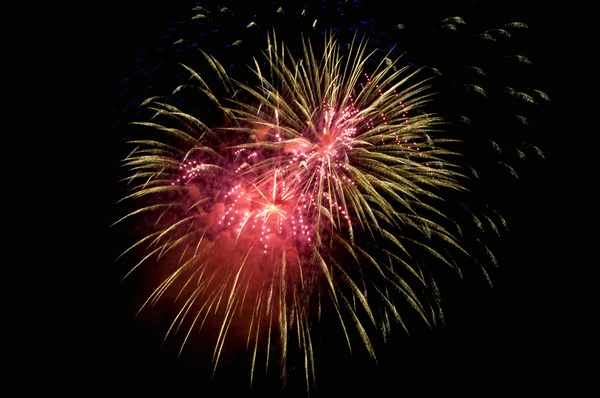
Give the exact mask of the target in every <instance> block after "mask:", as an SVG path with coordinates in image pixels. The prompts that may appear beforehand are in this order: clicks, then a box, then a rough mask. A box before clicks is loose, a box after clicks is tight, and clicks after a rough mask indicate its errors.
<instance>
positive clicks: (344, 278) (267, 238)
mask: <svg viewBox="0 0 600 398" xmlns="http://www.w3.org/2000/svg"><path fill="white" fill-rule="evenodd" d="M367 47H368V42H367V40H355V41H353V42H352V43H351V45H350V46H349V47H348V48H347V49H342V48H341V47H340V46H339V45H338V43H337V42H336V41H335V39H334V38H333V37H330V36H328V37H327V38H326V39H325V43H324V46H323V49H322V52H321V56H319V55H318V52H317V51H316V50H314V49H313V46H312V45H311V43H310V42H309V41H306V42H305V43H304V56H303V57H302V58H300V59H297V58H294V57H293V56H292V55H290V54H289V51H286V48H285V47H284V46H283V44H281V43H278V41H277V39H276V37H275V35H274V34H273V35H272V36H270V37H269V39H268V42H267V49H266V51H265V54H264V56H265V58H266V60H267V63H266V64H267V65H268V67H267V68H266V69H265V68H261V66H260V64H259V63H258V62H256V63H255V65H254V73H255V75H256V81H257V84H256V85H254V86H249V85H246V84H242V83H240V82H238V81H235V80H234V79H232V78H230V77H229V76H228V75H227V74H226V73H225V72H224V70H223V68H222V66H221V65H220V64H219V62H218V61H217V60H216V59H214V58H213V57H211V56H210V55H208V54H204V55H205V58H206V60H207V62H208V63H209V64H210V65H211V66H212V68H213V70H214V71H215V72H216V73H217V74H218V75H219V76H220V77H221V80H220V82H221V83H222V87H223V88H224V91H223V93H225V94H226V95H225V96H223V95H222V93H221V94H219V95H217V94H215V92H214V91H213V90H212V89H211V87H209V85H208V84H207V83H206V82H205V80H203V78H202V77H201V75H200V74H198V73H197V72H195V71H194V70H193V69H191V68H189V67H187V66H183V67H184V68H186V69H187V70H188V72H189V73H190V75H191V77H192V79H193V81H194V84H191V85H190V84H188V85H186V87H179V88H177V89H176V90H175V91H180V90H183V89H188V90H189V89H195V90H196V93H199V94H202V95H204V96H205V97H206V98H208V99H209V100H210V101H212V102H213V103H214V104H215V105H216V106H217V107H218V109H219V110H220V111H221V112H222V114H223V115H224V116H225V118H226V120H228V121H229V125H228V126H225V127H223V126H217V127H212V126H208V125H206V124H205V123H204V122H203V121H202V120H200V119H198V118H196V117H194V116H193V115H191V114H188V113H185V112H182V111H180V110H179V109H178V108H177V107H175V106H173V105H170V104H169V103H168V102H167V101H165V100H164V99H162V98H150V99H149V100H147V101H145V102H144V106H146V107H147V108H148V109H150V110H152V112H154V117H153V119H152V121H149V122H136V124H138V125H141V126H144V127H146V128H147V131H148V132H149V133H148V136H147V137H145V138H143V139H137V140H132V141H131V143H132V144H134V145H135V149H134V150H133V151H132V152H131V154H130V155H129V156H128V157H127V159H125V161H124V166H125V167H126V168H127V169H128V170H129V171H130V176H129V177H128V178H127V181H128V182H129V183H130V184H133V185H134V187H133V188H132V193H131V194H130V195H128V196H127V198H126V199H136V200H138V201H140V203H142V205H141V206H140V207H139V208H137V210H135V211H133V212H132V213H130V214H128V215H127V216H126V217H124V218H129V217H132V216H140V215H142V214H144V213H147V214H150V215H151V217H152V226H153V227H154V229H153V230H152V232H150V233H148V234H146V235H145V236H143V237H142V238H141V239H140V240H139V241H138V242H137V243H135V244H134V245H133V246H132V247H131V248H130V249H129V250H128V251H127V252H129V251H131V250H132V249H133V248H136V247H141V248H144V250H146V252H147V254H146V255H145V256H144V257H143V260H142V261H140V262H139V263H138V264H137V265H136V266H134V267H133V269H132V270H131V272H134V271H135V270H137V269H138V268H139V267H140V266H141V265H142V264H144V263H149V262H152V267H161V268H163V269H172V271H170V272H169V273H168V274H167V276H166V277H165V278H163V280H162V282H161V283H160V284H159V285H158V287H157V288H156V289H155V290H154V291H153V292H152V294H151V295H150V296H149V298H148V300H147V301H146V302H145V303H144V305H143V306H142V309H143V308H146V307H148V306H152V305H155V304H156V303H157V302H158V301H159V300H161V299H164V300H166V299H167V298H169V299H171V300H173V299H174V301H175V302H176V303H177V304H178V305H179V307H180V310H179V312H178V313H177V314H176V316H175V317H174V320H173V322H172V324H171V325H170V327H169V329H168V331H167V336H166V337H165V338H168V337H169V336H171V335H175V334H177V333H180V334H181V335H182V336H183V338H182V341H181V349H183V348H184V346H185V344H186V342H187V341H188V340H189V339H190V338H191V335H192V333H193V332H194V331H196V332H198V331H199V330H204V329H208V330H209V332H208V334H209V335H212V337H214V351H213V361H214V367H215V369H216V367H217V365H218V363H219V360H220V358H221V355H222V353H223V348H224V346H226V344H228V341H230V340H232V339H233V340H235V339H238V340H239V339H240V337H239V336H240V335H241V334H242V335H243V336H244V337H243V338H244V339H245V345H246V348H247V349H249V350H250V352H251V353H252V363H251V376H250V377H251V380H252V379H253V377H254V374H255V372H256V367H257V363H259V362H258V361H257V357H258V356H260V355H262V356H263V357H262V359H264V360H265V363H266V364H267V365H266V367H267V369H268V368H269V359H275V360H276V362H277V363H278V364H279V365H280V367H281V370H282V374H283V375H284V376H285V375H286V368H287V363H288V360H289V357H290V356H293V357H294V358H296V359H300V362H301V363H302V364H303V368H304V372H303V373H304V378H305V381H306V385H307V386H309V385H310V384H312V383H313V382H314V375H315V369H314V362H315V359H314V355H315V343H314V338H315V336H314V333H313V332H312V331H313V329H315V328H317V327H318V322H319V320H320V318H321V316H322V313H325V312H326V313H328V314H329V315H333V316H335V317H336V318H337V319H338V325H339V326H340V331H341V333H343V335H344V336H345V339H346V343H347V345H348V348H349V349H350V350H353V349H355V348H356V347H355V346H356V344H353V343H352V342H353V341H354V338H353V337H352V336H354V335H356V336H358V338H359V341H360V342H361V346H362V347H364V348H366V350H367V351H368V353H369V354H370V356H372V357H373V358H376V353H375V349H374V339H378V338H380V337H383V338H384V339H385V337H386V336H387V334H388V333H389V331H390V328H391V325H392V324H393V323H394V320H395V321H396V322H397V323H398V324H400V325H401V326H402V327H403V328H404V329H405V330H408V329H407V326H406V322H405V320H404V318H403V315H402V312H403V311H404V310H403V309H401V307H403V306H404V305H406V304H408V306H409V307H410V308H411V310H412V311H413V312H414V313H415V314H417V315H418V316H419V317H420V318H421V319H422V320H423V321H424V322H425V323H426V324H427V325H429V326H433V325H435V324H437V323H438V322H439V321H440V320H441V319H442V317H441V310H440V308H439V306H438V302H437V300H436V294H437V289H436V287H435V283H434V282H433V280H432V279H430V278H429V277H428V276H427V275H426V273H425V272H423V271H422V270H421V268H420V267H419V263H424V262H426V261H421V260H419V261H416V260H415V258H414V257H415V256H418V257H420V258H423V255H424V254H426V255H427V256H426V257H428V258H430V261H437V262H440V263H445V264H446V265H447V266H449V267H452V268H455V265H454V261H453V260H452V257H451V256H450V255H449V254H448V253H450V251H453V252H454V253H457V254H461V253H462V255H465V256H466V253H465V252H464V250H462V248H461V246H460V244H459V241H458V238H457V237H456V231H457V229H456V227H455V225H454V223H453V222H452V221H451V220H450V219H449V218H448V217H447V216H446V215H444V214H443V213H442V212H441V211H440V210H438V207H437V206H436V203H441V202H443V201H442V199H441V198H442V197H443V196H444V192H447V191H448V192H450V191H454V192H460V191H462V190H464V188H463V184H462V181H464V179H465V177H464V176H463V175H462V174H461V172H460V168H459V167H458V166H456V165H455V164H454V163H453V161H452V159H453V158H454V157H456V156H457V154H456V153H454V152H453V151H451V150H449V149H448V147H449V146H450V145H451V144H452V143H453V142H454V141H453V140H450V139H445V138H441V137H440V136H439V134H438V133H439V132H438V130H439V126H440V124H441V120H440V118H438V117H436V116H435V115H432V114H429V113H426V112H424V111H423V110H422V109H423V107H424V106H425V105H426V104H427V102H428V101H429V99H430V95H431V94H430V93H428V91H427V89H428V87H427V85H426V82H425V81H422V80H419V71H418V70H414V69H412V68H411V67H399V66H398V63H397V62H385V61H384V60H382V61H381V62H371V61H373V60H374V53H369V52H368V51H367ZM388 59H389V58H388ZM440 247H441V248H443V251H442V250H440V249H439V248H440ZM240 331H243V333H242V332H240ZM378 336H380V337H378ZM292 351H294V352H293V353H292ZM272 352H277V353H278V358H273V356H274V354H272ZM270 357H271V358H270Z"/></svg>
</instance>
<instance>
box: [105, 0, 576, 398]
mask: <svg viewBox="0 0 600 398" xmlns="http://www.w3.org/2000/svg"><path fill="white" fill-rule="evenodd" d="M212 3H216V2H214V1H212V2H211V4H212ZM366 3H370V2H369V1H367V2H366ZM398 3H400V2H398ZM418 3H419V4H411V5H410V6H406V7H405V6H400V7H399V8H398V9H397V10H395V11H389V10H388V11H387V12H386V9H385V7H384V6H382V7H381V9H380V10H379V11H377V10H376V7H375V6H374V4H375V2H373V3H372V4H371V5H370V6H369V7H370V8H369V9H370V10H371V11H370V12H372V13H373V15H377V16H378V18H379V19H378V20H377V21H376V22H377V23H378V24H379V25H378V26H380V29H381V30H384V27H386V26H392V25H393V24H394V23H399V22H401V21H400V20H402V19H403V18H402V17H401V16H404V20H405V21H406V20H408V18H412V20H413V21H414V20H416V19H419V18H420V19H422V20H423V21H426V20H430V19H434V20H435V19H436V18H438V16H441V17H440V18H438V20H439V19H442V18H443V17H444V16H453V15H458V16H461V17H463V18H465V20H467V21H469V16H472V20H474V19H475V16H476V15H479V14H476V13H475V12H474V11H473V10H474V6H473V5H472V4H470V3H473V2H462V4H461V2H447V3H446V5H443V6H440V5H438V4H434V3H433V2H418ZM449 3H453V4H452V5H450V4H449ZM456 3H459V5H455V4H456ZM489 3H498V4H502V5H503V7H500V6H496V7H499V8H498V10H501V11H503V12H506V14H505V16H506V15H508V16H509V19H512V20H515V21H523V22H526V23H527V24H528V25H530V29H531V30H532V31H533V33H534V35H533V36H534V39H532V42H531V44H530V50H531V51H530V52H529V53H528V54H525V55H528V56H529V57H530V58H531V59H532V60H533V63H534V66H535V67H536V73H537V74H538V76H537V77H536V80H537V81H538V82H539V87H540V88H541V89H542V90H544V91H545V92H546V93H548V94H549V95H550V97H551V98H552V100H553V102H556V98H557V91H558V88H557V87H556V85H554V84H553V79H552V76H553V75H554V73H555V72H556V68H557V66H555V65H553V59H554V56H553V55H552V54H551V48H552V43H553V41H554V38H555V37H556V36H557V32H556V31H555V30H554V29H555V27H554V25H553V23H552V20H551V18H550V16H549V14H548V13H547V12H546V11H545V10H541V9H536V8H534V7H530V9H523V8H522V6H521V5H520V3H523V2H513V3H514V4H511V2H489ZM188 8H189V6H188V4H187V2H179V3H178V4H177V5H176V6H172V5H171V4H167V3H164V4H163V5H161V4H158V3H157V4H153V5H146V4H145V2H141V1H139V0H134V1H130V2H128V5H126V6H125V5H120V6H119V8H116V10H115V15H114V21H112V22H111V23H110V26H111V29H112V31H113V33H114V46H113V47H112V51H111V55H112V56H111V60H110V61H111V63H112V66H113V72H114V82H115V85H116V82H118V81H120V80H122V79H123V78H124V76H125V77H126V76H127V75H128V74H129V73H130V70H131V69H130V64H131V62H133V61H134V60H135V59H136V57H137V54H138V52H139V51H140V50H142V49H145V48H150V47H152V46H153V45H154V43H156V41H157V40H158V39H159V38H160V37H161V36H162V34H163V33H164V32H165V31H166V29H167V28H168V27H169V20H171V19H173V18H181V15H185V12H186V11H187V10H188ZM231 8H232V9H235V8H234V6H231ZM476 9H477V12H479V13H481V12H484V11H485V8H484V7H483V6H478V8H476ZM489 14H494V12H489ZM512 16H514V18H512ZM497 17H498V18H499V19H500V20H503V21H506V18H502V17H503V16H502V15H497ZM395 20H398V22H396V21H395ZM415 59H417V60H419V61H422V59H421V58H418V57H417V58H415ZM118 95H119V90H118V89H116V90H115V97H116V98H117V99H116V100H115V104H119V98H118ZM553 106H556V104H555V105H553ZM550 125H551V123H549V122H547V123H546V124H544V123H542V125H541V126H536V127H535V128H536V129H538V130H537V132H536V134H535V137H537V138H539V141H542V142H538V143H537V144H539V146H540V147H542V149H543V150H544V152H545V154H546V160H545V161H543V162H536V163H535V164H534V165H533V166H530V167H528V168H526V169H525V170H524V171H523V173H522V174H521V179H520V180H519V181H518V182H517V183H516V184H515V189H514V192H513V193H511V195H508V194H507V197H506V198H500V199H499V201H500V202H501V203H502V204H503V209H504V212H503V214H504V215H505V216H506V218H507V221H508V223H509V227H510V231H509V232H508V233H506V234H505V235H504V237H503V239H502V241H501V244H500V245H499V246H498V248H497V249H496V252H495V254H496V255H497V258H498V260H499V263H500V267H499V268H498V269H496V270H493V273H492V278H493V283H494V287H493V288H490V287H489V286H488V285H486V284H485V281H484V280H483V278H481V279H480V280H478V279H477V278H476V277H468V278H466V279H465V280H464V281H457V282H456V289H453V291H452V292H451V293H452V294H446V295H444V296H443V297H442V299H443V308H444V310H445V315H446V322H447V325H446V326H445V327H444V328H442V329H441V330H436V331H434V332H426V331H422V332H417V333H416V334H415V335H413V337H411V338H407V337H405V336H403V335H402V333H400V331H399V328H397V331H398V333H397V334H396V335H397V337H396V338H395V340H394V341H393V342H392V343H391V344H389V346H388V348H387V349H386V351H385V352H384V353H381V354H380V364H379V366H375V365H373V364H371V363H370V362H369V361H366V360H363V359H362V358H360V357H358V358H354V359H352V358H350V357H348V358H346V355H347V354H346V353H330V354H329V355H330V356H331V358H327V359H326V360H329V362H325V364H326V365H325V366H322V367H321V369H320V372H321V374H320V375H319V374H317V383H318V387H319V388H318V390H317V391H316V393H317V394H316V396H328V395H330V394H331V393H335V394H340V395H339V396H343V395H342V394H351V393H352V394H354V393H357V392H360V393H365V394H372V395H373V396H377V395H379V394H384V393H387V394H391V396H401V395H402V394H407V395H408V396H416V395H417V394H418V395H425V396H428V395H429V394H432V393H434V392H435V393H445V392H448V393H465V394H466V393H478V394H481V396H488V395H495V394H496V393H505V394H511V395H513V394H514V395H517V394H518V395H521V394H523V395H526V394H535V395H536V396H538V395H541V394H543V393H548V392H551V391H553V383H554V382H553V379H555V378H556V377H557V369H559V368H561V367H562V366H564V363H561V358H562V356H563V353H564V351H565V348H564V344H563V343H564V342H562V341H561V339H562V337H561V336H562V331H563V328H564V326H562V325H564V322H563V321H561V320H560V319H565V317H568V314H567V312H568V311H567V310H566V309H565V308H563V307H561V304H560V303H561V300H560V297H559V294H558V292H557V289H556V286H555V284H556V280H558V279H557V278H558V276H559V274H560V272H562V271H561V270H560V267H559V264H560V261H561V260H562V256H563V253H562V251H561V252H559V251H558V250H554V248H558V247H560V246H561V238H560V235H561V234H562V233H564V231H563V230H562V227H561V225H562V224H561V222H562V221H561V219H559V216H557V215H555V214H554V213H555V210H556V208H557V206H559V202H560V198H559V197H558V196H559V194H558V193H556V192H555V188H553V184H552V179H553V178H554V177H555V175H556V174H554V171H555V169H556V168H558V162H557V160H556V158H557V156H556V153H557V152H558V151H557V144H556V143H555V142H554V141H553V140H552V139H551V138H550V137H548V136H547V135H544V134H543V131H542V130H543V129H544V128H548V127H549V126H550ZM114 134H115V137H114V141H112V143H113V149H114V152H113V153H112V154H111V156H113V158H114V159H115V161H116V159H118V156H119V154H120V153H121V151H122V148H121V147H120V146H119V145H118V142H119V140H120V139H121V138H122V137H120V136H118V134H119V132H118V131H116V132H115V133H114ZM113 173H114V175H115V176H116V175H118V172H117V170H116V169H114V170H113ZM118 195H120V192H119V191H118V190H116V189H115V193H114V197H113V199H114V200H116V199H117V196H118ZM114 217H115V219H116V218H117V214H115V215H114ZM112 221H114V220H110V222H109V220H107V223H109V224H110V223H112ZM119 248H120V246H119V244H117V243H115V244H114V248H111V249H112V250H111V251H110V254H111V255H112V254H114V255H115V257H116V255H118V250H119ZM115 267H116V265H114V264H113V263H112V262H111V263H109V265H108V268H110V270H109V271H108V272H107V274H108V276H109V278H108V282H107V287H106V296H107V297H110V299H107V311H106V317H107V318H106V321H105V322H102V323H103V324H104V325H105V326H106V335H105V336H104V338H105V342H107V344H106V349H105V350H104V349H103V350H102V351H103V352H102V355H103V356H105V357H106V361H104V360H100V359H99V360H98V361H97V362H98V363H100V362H103V361H104V362H105V363H106V365H105V366H99V367H98V372H99V373H100V374H101V377H100V380H101V384H103V386H104V387H107V386H108V388H109V389H114V392H115V394H117V393H119V394H120V393H121V391H127V394H135V395H136V396H138V395H139V396H143V395H148V394H150V395H157V396H158V395H163V396H175V394H179V393H185V394H186V396H213V394H221V393H223V394H226V393H227V392H229V391H231V392H234V393H239V394H238V395H237V396H249V395H250V393H249V392H248V391H247V390H246V387H245V386H244V385H243V383H245V382H246V380H247V379H242V382H243V383H238V380H237V379H235V380H231V379H228V378H227V374H223V372H222V373H221V374H219V373H218V376H217V378H216V379H215V380H210V377H207V376H206V375H205V374H203V373H202V367H201V366H196V365H191V364H189V363H187V362H185V361H177V360H175V359H174V358H172V356H171V355H170V354H168V353H166V352H165V351H164V350H161V347H160V340H159V337H160V333H162V331H149V330H147V329H146V328H144V327H141V326H139V325H137V324H136V323H135V322H134V321H133V319H132V316H131V312H130V311H129V310H128V308H127V304H126V303H127V297H128V294H130V293H131V292H127V291H126V290H127V289H126V288H124V285H123V284H119V279H120V278H119V276H122V275H123V274H124V273H121V272H122V270H120V269H115ZM125 286H129V285H125ZM339 358H344V360H342V361H340V360H339ZM336 359H338V360H337V361H336ZM104 362H103V363H104ZM327 364H329V365H327ZM332 364H335V365H334V366H332ZM317 365H319V363H317ZM204 370H205V369H204ZM232 372H235V371H232ZM275 379H276V378H275ZM263 387H264V386H263ZM267 387H268V391H269V394H271V395H273V396H299V395H296V394H294V393H293V391H292V392H287V393H286V394H289V395H283V394H280V395H278V394H277V383H275V384H274V386H267ZM253 393H256V394H257V396H263V395H261V394H260V393H261V391H260V390H259V389H257V390H255V391H254V392H253ZM188 394H189V395H188Z"/></svg>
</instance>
